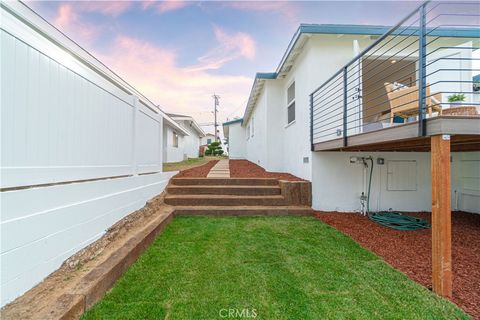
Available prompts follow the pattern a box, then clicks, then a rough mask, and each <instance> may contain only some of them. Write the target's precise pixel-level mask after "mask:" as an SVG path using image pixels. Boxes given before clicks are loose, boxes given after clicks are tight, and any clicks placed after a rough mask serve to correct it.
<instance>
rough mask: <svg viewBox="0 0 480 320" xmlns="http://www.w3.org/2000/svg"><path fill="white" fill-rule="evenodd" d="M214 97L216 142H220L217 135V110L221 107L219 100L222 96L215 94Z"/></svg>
mask: <svg viewBox="0 0 480 320" xmlns="http://www.w3.org/2000/svg"><path fill="white" fill-rule="evenodd" d="M212 97H213V113H214V114H215V123H214V126H215V141H218V135H217V127H218V123H217V112H218V109H217V107H218V105H219V102H218V99H220V96H219V95H216V94H215V93H214V94H213V96H212Z"/></svg>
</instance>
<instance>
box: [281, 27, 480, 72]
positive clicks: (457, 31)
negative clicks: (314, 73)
mask: <svg viewBox="0 0 480 320" xmlns="http://www.w3.org/2000/svg"><path fill="white" fill-rule="evenodd" d="M391 28H392V27H391V26H383V25H360V24H304V23H302V24H300V26H299V27H298V29H297V31H295V33H294V35H293V37H292V39H291V40H290V42H289V44H288V47H287V50H286V51H285V53H284V54H283V56H282V59H281V60H280V63H279V65H278V67H277V69H276V71H275V72H276V73H277V74H279V73H280V71H281V69H282V68H283V65H284V64H285V62H286V60H287V58H288V56H289V55H290V53H291V51H292V49H293V48H294V47H295V44H296V43H297V41H298V39H299V38H300V36H301V35H302V34H348V35H371V36H381V35H383V34H385V33H386V32H388V31H389V30H390V29H391ZM418 30H419V28H418V27H408V28H402V30H401V31H398V30H395V31H393V32H392V35H399V34H400V33H401V32H405V31H406V32H408V35H413V34H415V33H416V32H418ZM427 32H428V34H429V35H430V36H434V37H437V36H442V37H451V38H478V34H479V31H478V29H475V28H442V27H436V28H427Z"/></svg>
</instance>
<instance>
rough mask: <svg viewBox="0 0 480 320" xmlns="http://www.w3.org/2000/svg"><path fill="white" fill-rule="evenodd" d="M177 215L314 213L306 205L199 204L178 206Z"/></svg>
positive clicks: (175, 212)
mask: <svg viewBox="0 0 480 320" xmlns="http://www.w3.org/2000/svg"><path fill="white" fill-rule="evenodd" d="M174 214H175V215H177V216H285V215H301V216H305V215H313V210H312V208H310V207H306V206H283V207H272V206H232V207H218V206H199V207H176V208H175V211H174Z"/></svg>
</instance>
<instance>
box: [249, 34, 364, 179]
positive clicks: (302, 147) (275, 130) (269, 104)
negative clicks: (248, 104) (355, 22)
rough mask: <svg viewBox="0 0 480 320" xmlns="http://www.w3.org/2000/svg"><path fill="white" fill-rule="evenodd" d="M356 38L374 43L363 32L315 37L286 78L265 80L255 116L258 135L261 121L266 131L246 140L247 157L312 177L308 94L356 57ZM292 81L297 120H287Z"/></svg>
mask: <svg viewBox="0 0 480 320" xmlns="http://www.w3.org/2000/svg"><path fill="white" fill-rule="evenodd" d="M357 38H358V40H359V43H360V45H361V48H363V47H366V46H367V45H368V44H369V43H370V42H371V40H368V39H364V38H363V37H354V36H344V37H342V38H338V37H336V36H334V35H333V36H329V35H325V36H322V37H311V38H310V39H309V41H308V42H307V43H306V45H305V47H304V49H303V51H302V53H301V54H300V55H299V56H298V57H297V58H296V60H295V64H294V65H293V67H292V69H291V70H290V72H289V73H288V74H287V76H286V77H285V78H284V79H275V80H266V81H265V86H264V88H263V90H262V94H261V96H260V97H259V99H258V100H257V104H256V106H255V108H254V111H253V113H252V117H253V118H254V125H255V134H256V131H257V130H258V129H257V128H258V127H259V126H260V125H263V126H264V127H263V130H264V132H265V131H266V133H263V132H262V133H263V135H262V136H261V137H259V138H258V139H255V137H254V139H249V140H247V141H246V145H247V155H246V157H247V159H248V160H250V161H252V162H255V163H257V164H259V165H261V166H262V167H264V168H265V169H266V170H268V171H283V172H288V173H291V174H293V175H296V176H298V177H300V178H303V179H307V180H311V178H312V164H311V163H312V159H311V157H312V155H311V150H310V101H309V94H310V93H311V92H312V91H313V90H314V89H315V88H316V87H317V86H318V85H320V84H321V83H323V82H324V81H326V80H328V78H329V77H330V76H331V75H332V74H334V73H335V72H336V71H337V70H338V69H339V68H341V67H342V66H343V65H344V64H345V63H347V62H348V61H349V60H350V59H352V57H353V40H354V39H357ZM293 81H295V121H294V122H293V123H291V124H289V125H287V96H286V93H287V89H288V87H289V86H290V84H291V83H292V82H293ZM265 114H266V116H265ZM252 117H250V119H249V120H248V122H246V123H244V124H243V126H244V128H245V129H246V128H247V127H248V125H249V124H250V125H251V122H252ZM257 118H259V119H260V121H258V120H257ZM265 118H266V120H265ZM261 129H262V128H259V130H261ZM260 141H264V142H263V143H264V144H263V146H260V145H259V143H260ZM253 150H259V151H258V152H253ZM267 154H268V155H267ZM304 158H308V162H306V163H305V162H304ZM305 160H306V159H305ZM258 161H260V162H261V163H259V162H258Z"/></svg>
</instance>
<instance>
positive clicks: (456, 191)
mask: <svg viewBox="0 0 480 320" xmlns="http://www.w3.org/2000/svg"><path fill="white" fill-rule="evenodd" d="M452 155H453V157H452V166H451V168H452V210H462V211H467V212H476V213H480V169H479V168H480V152H463V153H452ZM351 156H357V157H367V156H372V157H374V171H373V177H372V187H371V200H370V209H371V210H373V211H379V210H389V209H393V210H399V211H431V209H432V202H431V199H432V198H431V193H432V192H431V190H432V189H431V165H430V164H431V158H430V156H431V154H430V153H429V152H370V153H363V152H360V153H359V152H315V153H313V166H314V170H313V183H312V189H313V190H312V202H313V208H314V209H317V210H323V211H345V212H351V211H360V209H361V205H360V196H361V194H362V192H365V194H366V193H367V182H368V174H369V170H370V169H368V171H366V170H365V169H364V167H363V165H362V164H351V163H350V157H351ZM379 157H380V158H384V159H385V164H384V165H378V164H376V159H377V158H379ZM399 161H400V162H401V161H415V166H416V170H415V171H414V172H413V173H415V174H414V175H413V174H412V172H408V170H399V171H398V172H392V171H390V173H389V172H388V171H389V170H388V168H389V164H388V162H397V163H398V162H399ZM389 179H400V181H401V180H403V181H404V182H405V181H406V180H407V179H413V180H412V182H413V184H414V185H415V186H416V187H415V189H416V190H402V191H391V190H388V186H387V184H388V181H389ZM397 181H398V180H397Z"/></svg>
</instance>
